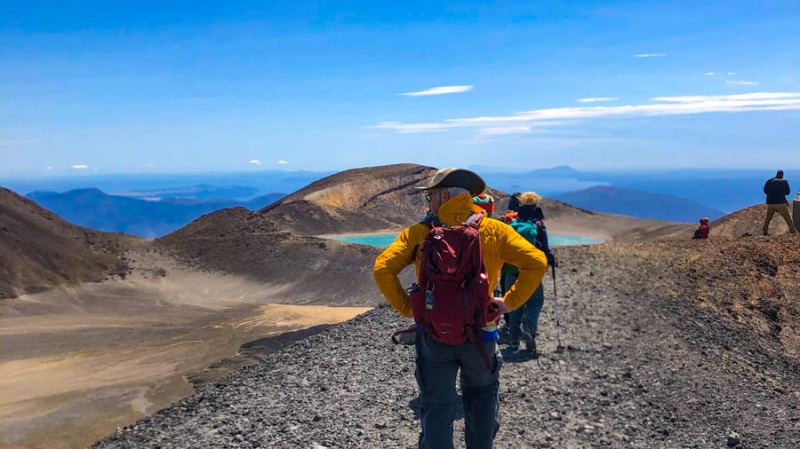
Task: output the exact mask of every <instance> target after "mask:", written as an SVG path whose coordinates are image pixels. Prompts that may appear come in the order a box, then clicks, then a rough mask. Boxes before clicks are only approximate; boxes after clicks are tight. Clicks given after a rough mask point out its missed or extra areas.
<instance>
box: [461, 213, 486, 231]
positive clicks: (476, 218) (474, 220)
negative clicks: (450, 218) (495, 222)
mask: <svg viewBox="0 0 800 449" xmlns="http://www.w3.org/2000/svg"><path fill="white" fill-rule="evenodd" d="M482 221H483V214H472V215H470V217H469V218H467V221H466V222H464V224H465V225H466V226H469V227H471V228H475V229H478V227H479V226H480V225H481V222H482Z"/></svg>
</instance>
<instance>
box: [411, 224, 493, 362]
mask: <svg viewBox="0 0 800 449" xmlns="http://www.w3.org/2000/svg"><path fill="white" fill-rule="evenodd" d="M482 218H483V217H482V216H481V215H480V214H475V215H473V216H471V217H470V218H469V220H467V222H466V223H462V224H461V225H459V226H444V225H442V224H441V222H439V219H438V218H436V217H428V218H426V220H425V221H423V223H425V224H426V225H427V226H428V227H429V228H430V231H429V232H428V236H427V237H426V238H425V240H424V241H423V242H422V243H421V244H420V245H419V246H418V247H417V248H414V255H413V256H412V258H414V257H416V252H417V250H419V251H421V253H422V254H421V258H422V260H421V264H420V268H419V278H418V283H417V284H415V285H416V287H415V286H414V285H412V288H411V289H410V291H409V301H410V302H411V309H412V311H413V313H414V321H415V322H416V323H417V326H418V327H419V328H421V329H424V330H425V332H427V333H428V334H429V335H431V337H433V338H434V339H436V340H438V341H440V342H442V343H446V344H449V345H460V344H462V343H464V342H465V341H467V340H470V341H475V342H480V341H482V339H481V338H482V337H481V328H482V327H484V326H486V324H487V323H489V322H490V321H493V320H495V319H497V311H496V310H495V311H494V313H492V312H490V310H489V306H490V304H491V298H490V296H489V279H488V276H487V274H486V267H485V266H484V264H483V251H482V250H481V237H480V234H479V233H478V227H479V226H480V223H481V220H482ZM481 347H482V346H481Z"/></svg>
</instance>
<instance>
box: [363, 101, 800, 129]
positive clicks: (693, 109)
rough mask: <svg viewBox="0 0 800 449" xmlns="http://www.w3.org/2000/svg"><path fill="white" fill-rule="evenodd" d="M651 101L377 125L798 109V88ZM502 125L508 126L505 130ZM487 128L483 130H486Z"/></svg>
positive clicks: (489, 124) (526, 122)
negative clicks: (783, 90) (796, 89)
mask: <svg viewBox="0 0 800 449" xmlns="http://www.w3.org/2000/svg"><path fill="white" fill-rule="evenodd" d="M650 100H651V101H652V102H653V103H648V104H635V105H620V106H581V107H565V108H551V109H536V110H532V111H526V112H519V113H516V114H514V115H507V116H485V117H470V118H457V119H446V120H443V121H441V122H433V123H400V122H382V123H379V124H378V125H376V126H375V127H376V128H380V129H391V130H395V131H397V132H399V133H423V132H444V131H447V130H448V129H450V128H478V129H479V131H478V132H480V133H484V134H495V135H497V134H502V133H506V134H511V133H513V132H522V130H523V129H524V128H525V127H527V128H530V127H531V126H536V127H539V128H540V127H546V126H558V125H562V124H564V123H569V122H570V121H572V120H586V119H594V118H613V117H643V116H668V115H687V114H705V113H714V112H747V111H780V110H800V92H757V93H749V94H737V95H698V96H671V97H655V98H651V99H650ZM503 128H507V129H506V130H504V129H503ZM487 129H488V130H489V131H485V130H487ZM512 130H513V132H512Z"/></svg>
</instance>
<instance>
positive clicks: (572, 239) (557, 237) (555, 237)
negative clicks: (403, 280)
mask: <svg viewBox="0 0 800 449" xmlns="http://www.w3.org/2000/svg"><path fill="white" fill-rule="evenodd" d="M396 237H397V234H371V235H364V234H353V235H343V236H339V237H336V238H334V239H332V240H339V241H341V242H347V243H360V244H362V245H371V246H380V247H383V248H385V247H387V246H389V245H390V244H391V243H392V242H393V241H394V239H395V238H396ZM547 237H548V243H550V246H570V245H595V244H598V243H603V240H602V239H596V238H592V237H582V236H579V235H562V234H547Z"/></svg>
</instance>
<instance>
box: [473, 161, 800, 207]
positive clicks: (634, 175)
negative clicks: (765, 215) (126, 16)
mask: <svg viewBox="0 0 800 449" xmlns="http://www.w3.org/2000/svg"><path fill="white" fill-rule="evenodd" d="M477 172H478V173H479V174H480V175H481V176H482V177H483V178H484V180H486V183H487V184H489V185H491V186H492V187H494V188H496V189H499V190H503V191H506V192H509V193H512V192H516V191H525V190H533V191H536V192H538V193H539V194H542V195H544V196H546V197H551V198H554V197H558V196H559V195H562V194H566V193H568V192H574V191H577V190H583V189H588V188H591V187H596V186H603V185H605V186H608V185H611V186H615V187H621V188H626V189H633V190H639V191H642V192H649V193H654V194H662V195H672V196H676V197H681V198H684V199H686V200H691V201H694V202H696V203H700V204H703V205H705V206H707V207H709V208H711V209H714V210H719V211H723V212H725V213H731V212H733V211H736V210H740V209H743V208H745V207H749V206H752V205H753V204H758V203H763V202H764V199H765V198H764V194H763V192H762V188H763V187H764V182H765V181H766V180H767V179H769V178H771V177H773V176H775V170H765V169H661V170H630V169H629V170H613V171H612V170H608V171H579V170H575V169H573V168H571V167H569V166H559V167H554V168H544V169H539V170H533V171H529V172H511V171H509V170H500V169H492V168H490V167H480V170H477ZM785 172H786V177H787V179H789V183H790V185H791V187H792V196H794V195H795V194H796V193H797V192H798V187H800V168H798V169H794V170H789V169H787V170H785ZM596 210H597V209H596Z"/></svg>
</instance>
